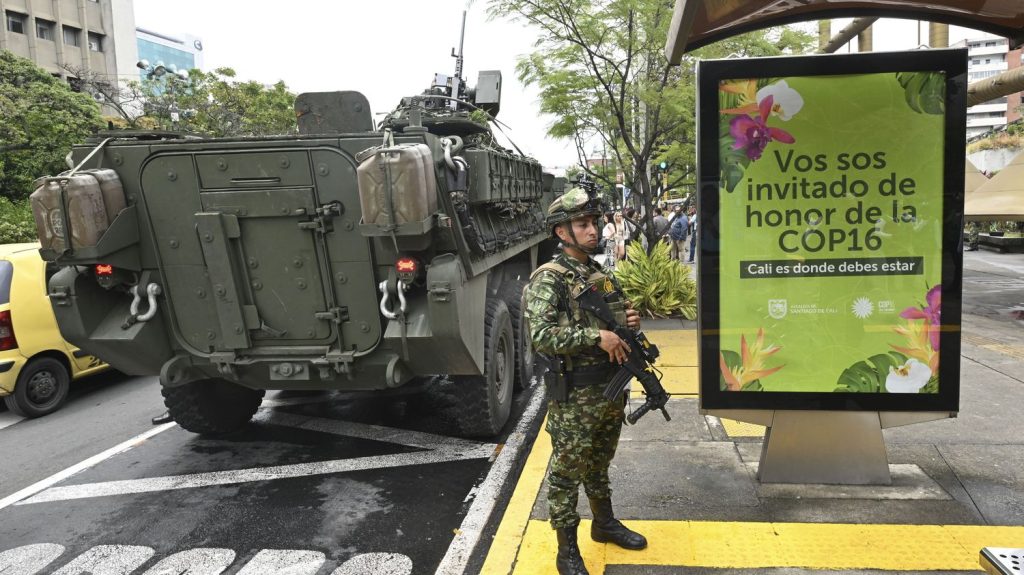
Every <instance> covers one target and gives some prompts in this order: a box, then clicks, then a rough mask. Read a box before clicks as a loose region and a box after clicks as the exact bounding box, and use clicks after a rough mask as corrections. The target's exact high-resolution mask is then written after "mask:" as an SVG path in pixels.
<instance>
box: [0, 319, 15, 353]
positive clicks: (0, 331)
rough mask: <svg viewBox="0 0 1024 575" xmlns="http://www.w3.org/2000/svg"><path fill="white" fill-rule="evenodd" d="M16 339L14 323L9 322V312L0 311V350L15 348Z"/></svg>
mask: <svg viewBox="0 0 1024 575" xmlns="http://www.w3.org/2000/svg"><path fill="white" fill-rule="evenodd" d="M17 347H18V340H17V339H15V338H14V324H13V323H11V312H10V310H8V311H0V351H4V350H8V349H16V348H17Z"/></svg>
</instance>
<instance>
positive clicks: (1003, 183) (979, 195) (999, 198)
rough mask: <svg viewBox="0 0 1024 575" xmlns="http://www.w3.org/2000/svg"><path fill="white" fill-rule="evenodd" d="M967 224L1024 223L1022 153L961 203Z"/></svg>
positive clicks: (1023, 156) (1023, 167)
mask: <svg viewBox="0 0 1024 575" xmlns="http://www.w3.org/2000/svg"><path fill="white" fill-rule="evenodd" d="M964 215H965V216H966V217H967V219H968V220H1007V221H1008V220H1024V153H1022V154H1018V155H1017V157H1016V158H1014V159H1013V161H1012V162H1010V163H1009V165H1007V166H1006V167H1005V168H1003V169H1002V170H1000V171H999V173H998V174H996V175H995V176H993V177H992V179H990V180H989V181H987V182H985V183H984V184H983V185H982V186H981V187H979V188H978V189H976V190H974V192H971V193H968V194H967V196H966V198H965V199H964Z"/></svg>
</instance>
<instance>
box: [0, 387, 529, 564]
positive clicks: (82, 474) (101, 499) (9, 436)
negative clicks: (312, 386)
mask: <svg viewBox="0 0 1024 575" xmlns="http://www.w3.org/2000/svg"><path fill="white" fill-rule="evenodd" d="M535 391H536V389H531V390H527V391H525V392H523V393H520V394H518V395H517V396H516V405H515V407H514V408H513V416H512V418H511V420H510V422H509V424H508V425H507V426H506V430H505V433H504V434H503V435H502V436H501V437H499V438H497V440H496V441H485V442H481V441H469V440H462V439H458V438H456V437H455V436H454V435H453V434H452V433H451V429H450V423H449V422H448V421H447V420H446V419H445V418H444V417H443V416H439V415H438V413H439V412H442V413H443V411H444V409H443V408H444V405H443V398H441V397H440V396H435V395H432V394H428V395H426V396H416V397H415V398H414V399H413V400H412V401H403V400H390V401H368V400H353V399H347V398H344V397H341V396H339V395H337V394H331V393H321V394H304V395H282V394H273V393H271V394H268V398H267V400H265V401H264V406H263V408H262V409H261V410H260V412H259V413H258V414H257V416H256V418H255V419H254V422H253V423H252V424H251V425H250V426H249V427H248V428H247V429H245V430H244V431H240V432H238V433H235V434H232V435H230V436H226V437H220V438H204V437H199V436H196V435H193V434H190V433H188V432H186V431H184V430H182V429H181V428H179V427H177V426H176V425H174V424H173V423H172V424H167V425H164V426H158V427H154V426H153V425H151V424H150V421H149V420H150V418H151V417H152V416H154V415H157V414H159V413H161V412H162V411H163V406H162V402H161V399H160V394H159V388H158V384H157V382H156V380H155V379H154V378H136V377H127V376H123V375H119V374H105V375H101V376H96V377H94V378H91V379H90V380H87V381H83V382H80V383H79V384H77V385H76V386H75V390H74V393H73V395H72V397H71V399H70V401H69V402H68V404H67V405H66V406H65V407H64V408H63V409H62V410H61V411H58V412H56V413H54V414H52V415H50V416H47V417H44V418H40V419H36V420H22V421H16V422H13V424H11V423H12V422H11V421H10V420H9V419H8V421H7V427H4V428H2V429H0V454H2V455H0V458H2V459H0V460H2V462H3V463H2V464H0V572H2V573H4V574H5V575H11V574H24V575H27V574H30V573H60V574H61V575H72V574H77V573H86V572H89V573H92V574H93V575H101V574H102V575H113V574H125V575H126V574H128V573H138V574H141V573H146V574H154V575H155V574H156V573H182V572H185V569H186V568H187V569H189V570H188V571H187V572H188V573H210V574H215V573H242V574H243V575H250V574H256V573H270V572H278V569H279V568H283V567H284V566H288V568H289V570H288V571H287V573H289V574H294V575H299V574H307V573H308V574H310V575H312V574H315V573H324V574H326V573H333V574H338V575H341V574H345V573H353V574H354V573H382V574H395V575H400V574H421V573H422V574H428V573H452V574H455V573H463V572H466V573H471V572H473V571H474V570H475V569H477V568H478V567H479V564H480V563H481V562H482V556H481V555H480V553H479V552H478V553H477V554H475V555H474V554H473V550H474V548H475V547H476V543H477V542H478V541H480V540H484V541H486V540H487V538H489V535H490V534H491V533H492V532H493V530H494V528H495V522H496V521H495V520H496V519H497V518H500V511H501V509H502V508H503V506H504V504H505V501H507V498H508V496H509V494H510V491H511V488H512V481H511V480H510V479H509V477H512V478H514V477H515V476H516V475H517V473H515V472H516V471H517V469H518V466H519V465H521V463H522V459H523V457H522V456H521V455H522V446H523V445H524V444H525V445H528V444H529V442H531V441H532V438H533V436H534V435H535V433H536V431H537V426H538V425H539V420H538V415H539V412H540V406H541V402H540V401H539V399H540V398H539V397H535V396H536V395H537V394H536V393H535ZM524 413H525V416H524ZM0 416H10V414H8V413H3V414H0ZM0 421H2V418H0ZM510 433H511V437H510ZM142 434H148V436H143V435H142ZM55 474H56V475H55ZM495 509H496V510H497V512H495V513H493V514H492V513H491V512H492V511H493V510H495ZM478 551H479V550H478ZM5 568H7V569H11V570H5ZM282 572H283V571H282Z"/></svg>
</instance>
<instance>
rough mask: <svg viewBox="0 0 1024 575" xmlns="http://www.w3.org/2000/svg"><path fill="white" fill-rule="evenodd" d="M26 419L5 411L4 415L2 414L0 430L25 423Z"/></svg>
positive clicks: (0, 414)
mask: <svg viewBox="0 0 1024 575" xmlns="http://www.w3.org/2000/svg"><path fill="white" fill-rule="evenodd" d="M24 419H25V418H24V417H21V416H18V415H14V414H13V413H11V412H10V411H5V412H3V413H0V429H3V428H5V427H10V426H12V425H14V424H15V423H18V422H19V421H24Z"/></svg>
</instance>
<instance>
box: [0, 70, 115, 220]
mask: <svg viewBox="0 0 1024 575" xmlns="http://www.w3.org/2000/svg"><path fill="white" fill-rule="evenodd" d="M101 122H102V121H101V117H100V110H99V106H98V105H97V104H96V102H95V101H93V99H92V98H90V97H89V95H88V94H81V93H76V92H72V91H71V88H70V87H68V85H67V84H65V83H64V82H62V81H61V80H59V79H57V78H54V77H53V76H51V75H50V74H49V73H47V72H46V71H45V70H43V69H42V68H39V67H38V66H36V65H35V64H33V63H32V62H31V61H30V60H26V59H24V58H19V57H17V56H15V55H14V54H12V53H11V52H9V51H6V50H4V51H0V196H2V197H5V198H9V199H14V200H17V199H22V198H25V197H27V196H28V195H29V194H30V193H32V190H31V186H32V181H33V180H34V179H36V178H38V177H40V176H46V175H55V174H57V173H58V172H60V171H62V170H64V169H66V166H65V164H64V157H65V156H66V155H67V153H68V152H69V151H70V150H71V146H73V145H74V144H77V143H79V142H81V141H82V140H84V139H85V137H86V136H88V135H89V134H90V133H92V132H93V131H95V130H96V129H97V128H99V127H101V125H102V123H101Z"/></svg>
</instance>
